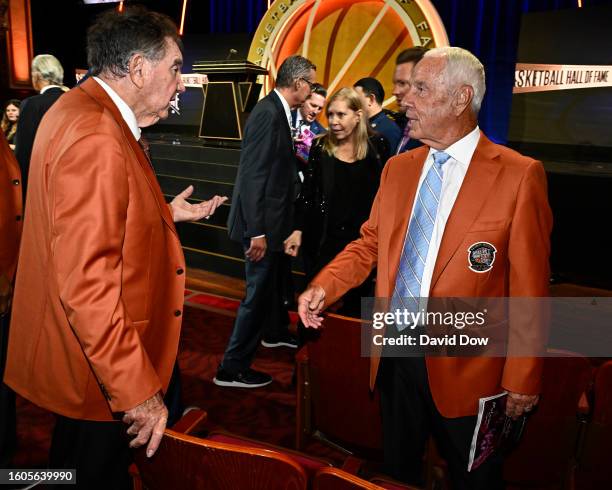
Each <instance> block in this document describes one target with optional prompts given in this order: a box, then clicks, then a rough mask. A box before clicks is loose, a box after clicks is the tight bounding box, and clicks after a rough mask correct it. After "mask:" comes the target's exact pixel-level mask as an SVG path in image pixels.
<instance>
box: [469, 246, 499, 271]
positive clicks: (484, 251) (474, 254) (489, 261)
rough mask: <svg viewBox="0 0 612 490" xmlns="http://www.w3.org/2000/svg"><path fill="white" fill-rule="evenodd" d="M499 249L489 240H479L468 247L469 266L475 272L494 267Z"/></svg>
mask: <svg viewBox="0 0 612 490" xmlns="http://www.w3.org/2000/svg"><path fill="white" fill-rule="evenodd" d="M495 252H497V249H496V248H495V247H494V246H493V245H491V244H490V243H489V242H477V243H474V244H473V245H471V246H470V248H468V263H469V268H470V269H471V270H473V271H474V272H479V273H480V272H487V271H489V270H491V267H493V262H495Z"/></svg>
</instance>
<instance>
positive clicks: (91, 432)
mask: <svg viewBox="0 0 612 490" xmlns="http://www.w3.org/2000/svg"><path fill="white" fill-rule="evenodd" d="M126 430H127V426H126V425H125V424H123V423H122V422H93V421H89V420H75V419H71V418H68V417H62V416H61V415H58V416H57V421H56V423H55V429H54V430H53V437H52V439H51V450H50V453H49V468H50V469H53V470H57V469H76V482H77V483H76V486H72V485H70V486H69V487H66V485H57V489H59V490H61V489H65V488H78V489H83V490H98V489H99V490H109V489H113V490H115V489H116V490H127V489H131V488H132V479H131V477H130V475H129V472H128V468H129V466H130V464H131V462H132V458H131V453H130V448H129V436H128V435H127V434H126ZM47 488H55V486H49V487H47Z"/></svg>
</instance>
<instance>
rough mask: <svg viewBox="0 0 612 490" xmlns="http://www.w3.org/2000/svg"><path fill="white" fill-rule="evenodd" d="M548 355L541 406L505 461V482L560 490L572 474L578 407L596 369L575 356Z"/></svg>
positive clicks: (554, 353) (545, 363)
mask: <svg viewBox="0 0 612 490" xmlns="http://www.w3.org/2000/svg"><path fill="white" fill-rule="evenodd" d="M548 355H549V357H546V358H545V359H544V373H543V384H542V393H541V396H540V402H539V405H538V407H537V409H536V410H535V411H534V412H533V413H532V414H531V415H530V416H529V419H528V421H527V424H526V427H525V432H524V433H523V436H522V438H521V441H520V442H519V444H518V446H517V447H516V448H515V450H514V451H513V452H512V453H511V454H510V455H509V456H508V457H507V458H506V464H505V468H504V478H505V479H506V481H507V482H509V483H511V484H515V485H519V486H520V485H525V486H526V485H552V486H554V487H556V488H561V485H562V484H563V482H564V481H565V480H566V479H567V478H568V475H569V473H570V470H571V464H572V460H573V457H574V455H575V451H576V444H577V441H578V435H579V429H580V423H579V421H578V417H577V414H578V404H579V401H580V398H581V396H582V395H583V394H584V393H585V392H586V391H587V390H588V389H589V385H590V383H591V380H592V375H593V368H592V367H591V364H590V363H589V360H588V359H587V358H585V357H583V356H581V355H579V354H576V353H573V352H566V351H553V350H551V351H549V352H548Z"/></svg>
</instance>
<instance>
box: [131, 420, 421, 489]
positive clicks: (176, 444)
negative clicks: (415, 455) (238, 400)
mask: <svg viewBox="0 0 612 490" xmlns="http://www.w3.org/2000/svg"><path fill="white" fill-rule="evenodd" d="M205 419H206V413H205V412H204V411H203V410H199V409H197V410H192V411H190V412H189V413H187V414H186V415H185V416H183V418H182V419H181V420H179V421H178V422H177V423H176V424H175V425H174V426H173V428H172V429H166V433H165V435H164V438H163V439H162V442H161V444H160V447H159V449H158V450H157V452H156V453H155V455H154V456H153V457H152V458H147V457H146V455H145V450H144V448H141V449H139V450H138V451H136V453H135V465H133V466H132V468H131V472H132V476H133V480H134V489H135V490H168V489H177V490H178V489H190V490H237V489H240V490H306V489H307V488H309V489H315V490H359V489H366V490H383V489H387V490H419V489H416V488H414V487H410V486H407V485H403V484H400V483H397V482H394V481H392V480H390V479H386V478H383V477H380V478H377V479H374V480H373V481H366V480H363V479H361V478H359V477H357V476H355V475H352V474H350V473H348V472H346V471H343V470H342V469H339V468H334V467H333V466H332V465H331V463H330V462H329V461H327V460H325V459H321V458H316V457H313V456H309V455H306V454H303V453H299V452H297V451H292V450H288V449H284V448H281V447H279V446H273V445H271V444H265V443H262V442H259V441H254V440H251V439H248V438H244V437H240V436H237V435H233V434H229V433H223V432H211V433H210V434H208V435H207V436H206V437H205V438H202V437H196V436H194V435H191V434H192V433H193V432H194V431H196V430H197V429H198V428H199V427H201V426H202V424H203V423H204V422H205Z"/></svg>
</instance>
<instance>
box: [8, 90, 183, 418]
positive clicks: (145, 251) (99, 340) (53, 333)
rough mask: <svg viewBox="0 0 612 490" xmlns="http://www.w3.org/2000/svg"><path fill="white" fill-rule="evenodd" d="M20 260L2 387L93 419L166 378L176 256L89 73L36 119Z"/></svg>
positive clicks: (110, 106) (162, 209)
mask: <svg viewBox="0 0 612 490" xmlns="http://www.w3.org/2000/svg"><path fill="white" fill-rule="evenodd" d="M19 260H20V265H19V267H18V270H17V280H16V285H15V295H14V300H13V315H12V321H11V327H10V335H9V345H8V359H7V366H6V373H5V382H6V383H7V384H8V385H9V386H10V387H11V388H13V389H14V390H15V391H16V392H17V393H19V394H20V395H22V396H24V397H25V398H27V399H29V400H30V401H32V402H34V403H35V404H37V405H39V406H41V407H43V408H46V409H48V410H50V411H52V412H55V413H58V414H60V415H64V416H66V417H70V418H75V419H84V420H100V421H104V420H113V413H114V412H115V413H117V412H118V413H120V412H123V411H126V410H129V409H131V408H134V407H135V406H137V405H139V404H140V403H142V402H143V401H145V400H147V399H148V398H150V397H152V396H153V395H154V394H155V393H157V392H158V391H160V390H162V391H165V390H166V389H167V386H168V383H169V380H170V375H171V373H172V368H173V366H174V363H175V360H176V354H177V350H178V340H179V333H180V327H181V315H182V309H183V295H184V286H185V274H184V271H185V260H184V257H183V252H182V249H181V246H180V243H179V239H178V236H177V233H176V229H175V227H174V222H173V219H172V214H171V210H170V208H169V206H168V205H167V204H166V202H165V199H164V196H163V194H162V192H161V190H160V187H159V184H158V182H157V179H156V177H155V174H154V172H153V169H152V167H151V165H150V163H149V160H148V159H147V157H146V156H145V154H144V152H143V151H142V149H141V148H140V146H139V144H138V142H137V141H136V139H135V138H134V136H133V134H132V133H131V132H130V129H129V128H128V126H127V125H126V123H125V121H124V120H123V118H122V117H121V114H120V112H119V110H118V109H117V107H116V106H115V104H114V103H113V101H112V100H111V99H110V97H109V96H108V95H107V94H106V92H105V91H104V90H103V89H102V87H101V86H100V85H99V84H98V83H97V82H96V81H95V80H94V79H89V80H87V81H86V82H84V83H83V84H82V85H80V86H78V87H75V88H74V89H72V90H71V91H70V92H68V93H66V94H65V95H63V96H62V97H61V98H60V99H59V100H58V101H57V102H56V103H55V104H54V105H53V107H51V109H50V110H49V111H48V112H47V114H46V115H45V116H44V118H43V120H42V123H41V125H40V127H39V129H38V132H37V135H36V141H35V143H34V149H33V152H32V160H31V166H30V179H29V187H28V197H27V202H26V216H25V222H24V231H23V238H22V244H21V252H20V257H19Z"/></svg>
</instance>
